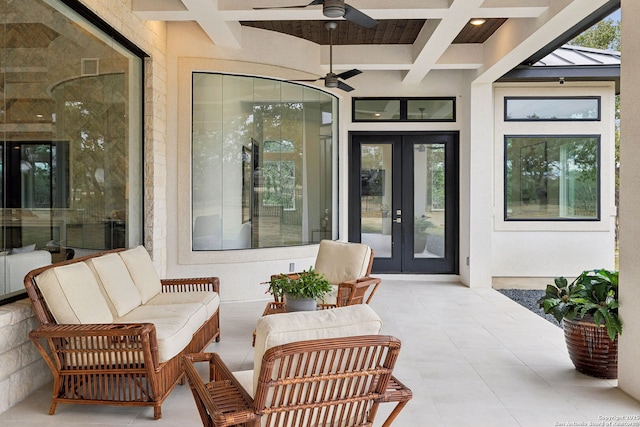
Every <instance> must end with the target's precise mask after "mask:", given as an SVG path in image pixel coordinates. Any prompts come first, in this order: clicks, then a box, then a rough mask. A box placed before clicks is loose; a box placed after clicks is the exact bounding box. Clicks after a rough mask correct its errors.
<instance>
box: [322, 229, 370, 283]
mask: <svg viewBox="0 0 640 427" xmlns="http://www.w3.org/2000/svg"><path fill="white" fill-rule="evenodd" d="M370 257H371V248H370V247H369V246H367V245H365V244H363V243H350V242H336V241H332V240H322V241H321V242H320V248H319V249H318V256H317V258H316V264H315V270H316V271H317V272H318V273H322V274H324V276H325V277H326V278H327V280H328V281H329V283H331V284H332V285H338V284H339V283H341V282H345V281H347V280H354V279H359V278H361V277H365V276H366V275H367V270H368V268H369V258H370Z"/></svg>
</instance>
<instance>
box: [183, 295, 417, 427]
mask: <svg viewBox="0 0 640 427" xmlns="http://www.w3.org/2000/svg"><path fill="white" fill-rule="evenodd" d="M381 325H382V323H381V321H380V318H379V317H378V316H377V315H376V314H375V313H374V312H373V310H372V309H371V308H369V306H367V305H363V304H359V305H356V306H351V307H342V308H336V309H335V310H319V311H313V312H297V313H286V314H278V315H274V316H267V317H263V318H260V319H259V320H258V326H257V328H256V330H257V343H256V350H255V356H254V370H253V371H241V372H234V373H231V372H230V371H229V369H228V368H227V367H226V365H225V364H224V362H223V361H222V360H221V358H220V357H219V356H218V355H217V354H215V353H199V354H191V355H187V356H185V357H184V358H183V363H184V365H185V372H186V374H187V378H188V380H189V384H190V386H191V390H192V392H193V396H194V399H195V402H196V407H197V408H198V411H199V413H200V416H201V418H202V422H203V425H204V426H206V427H223V426H233V425H238V424H243V425H248V426H258V425H262V426H274V427H275V426H296V427H303V426H332V427H333V426H345V427H347V426H354V427H356V426H371V425H372V423H373V420H374V418H375V417H376V414H377V411H378V407H379V404H380V403H384V402H394V403H395V404H396V406H395V408H394V409H393V411H392V412H391V413H390V415H389V416H388V418H387V420H386V421H385V423H384V426H389V425H391V423H392V422H393V420H394V419H395V418H396V416H397V415H398V414H399V412H400V411H401V410H402V409H403V408H404V406H405V405H406V404H407V403H408V402H409V400H410V399H411V398H412V393H411V390H410V389H409V388H407V387H406V386H405V385H403V384H402V383H401V382H400V381H398V380H397V379H396V378H395V377H393V376H392V372H393V368H394V365H395V363H396V360H397V357H398V354H399V352H400V341H399V340H398V339H397V338H394V337H391V336H383V335H376V334H377V332H378V331H379V330H380V327H381ZM319 326H320V327H319ZM306 338H313V339H306ZM289 340H291V341H289ZM197 362H206V363H208V365H209V370H208V372H209V381H210V382H208V383H205V381H203V380H202V379H201V377H200V374H199V372H198V370H197V369H196V365H195V364H196V363H197Z"/></svg>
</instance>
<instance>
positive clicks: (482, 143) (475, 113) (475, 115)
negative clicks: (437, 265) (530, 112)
mask: <svg viewBox="0 0 640 427" xmlns="http://www.w3.org/2000/svg"><path fill="white" fill-rule="evenodd" d="M493 111H494V108H493V86H492V84H491V83H475V84H474V83H472V84H471V109H470V112H469V119H470V132H469V144H468V147H466V150H464V149H461V156H460V169H461V170H464V168H465V167H466V166H467V165H468V170H469V174H468V175H463V176H467V179H468V182H461V185H460V189H461V191H460V194H461V197H460V199H461V200H460V202H461V203H460V212H461V217H460V219H461V221H460V235H461V236H464V238H468V239H469V240H468V242H464V241H462V242H461V245H460V276H461V279H462V280H463V282H464V283H465V284H466V285H467V286H469V287H473V288H488V287H491V256H492V254H491V253H492V250H491V247H492V242H491V238H492V230H493V179H494V173H493V171H494V141H493V139H494V136H493V135H494V131H493V127H494V126H493V123H494V117H493V116H494V114H493ZM461 139H462V138H461ZM465 151H466V152H465ZM465 163H466V164H467V165H465ZM465 194H466V195H467V197H468V199H467V200H468V206H464V205H465V201H464V199H465ZM467 257H468V258H467Z"/></svg>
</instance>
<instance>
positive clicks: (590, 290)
mask: <svg viewBox="0 0 640 427" xmlns="http://www.w3.org/2000/svg"><path fill="white" fill-rule="evenodd" d="M538 305H539V306H540V307H541V308H542V309H544V312H545V313H547V314H552V315H553V316H554V317H555V318H556V319H557V320H558V321H559V322H560V321H562V326H563V329H564V335H565V341H566V343H567V349H568V350H569V356H570V357H571V361H572V362H573V364H574V365H575V367H576V369H577V370H578V371H580V372H582V373H584V374H587V375H591V376H594V377H599V378H617V376H618V373H617V371H618V339H617V338H618V335H620V334H622V322H621V321H620V318H619V317H618V272H617V271H613V270H607V269H599V270H585V271H583V272H582V273H581V274H580V275H579V276H578V277H577V278H576V279H575V280H574V281H573V282H571V283H568V281H567V279H565V278H564V277H557V278H556V279H555V281H554V284H553V285H547V288H546V291H545V295H544V296H543V297H542V298H540V299H539V300H538Z"/></svg>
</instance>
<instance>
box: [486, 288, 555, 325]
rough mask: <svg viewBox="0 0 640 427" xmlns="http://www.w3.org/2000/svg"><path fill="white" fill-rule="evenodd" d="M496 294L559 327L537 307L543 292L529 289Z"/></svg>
mask: <svg viewBox="0 0 640 427" xmlns="http://www.w3.org/2000/svg"><path fill="white" fill-rule="evenodd" d="M498 292H500V293H501V294H504V295H506V296H507V297H509V298H511V299H512V300H514V301H515V302H517V303H518V304H520V305H521V306H523V307H526V308H528V309H529V310H531V311H533V312H534V313H536V314H537V315H538V316H540V317H544V318H545V319H547V320H548V321H549V322H551V323H553V324H554V325H556V326H558V327H560V324H559V323H558V321H557V320H556V318H555V317H553V316H552V315H550V314H544V310H543V309H541V308H539V307H538V300H539V299H540V298H541V297H542V296H543V295H544V290H530V289H498Z"/></svg>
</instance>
